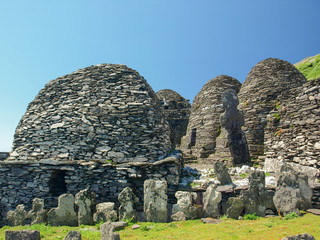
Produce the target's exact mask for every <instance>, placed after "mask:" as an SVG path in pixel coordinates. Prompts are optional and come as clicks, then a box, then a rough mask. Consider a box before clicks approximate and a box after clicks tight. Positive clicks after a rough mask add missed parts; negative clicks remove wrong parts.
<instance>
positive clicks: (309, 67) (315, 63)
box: [295, 54, 320, 80]
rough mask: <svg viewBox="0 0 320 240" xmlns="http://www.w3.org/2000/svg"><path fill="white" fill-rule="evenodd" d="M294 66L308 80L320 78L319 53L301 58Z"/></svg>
mask: <svg viewBox="0 0 320 240" xmlns="http://www.w3.org/2000/svg"><path fill="white" fill-rule="evenodd" d="M295 66H296V68H297V69H298V70H299V71H300V72H301V73H302V74H303V75H304V76H305V77H306V78H307V79H308V80H313V79H317V78H320V54H318V55H316V56H313V57H310V58H309V59H306V60H303V61H301V62H299V63H297V64H295Z"/></svg>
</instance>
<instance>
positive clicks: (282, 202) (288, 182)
mask: <svg viewBox="0 0 320 240" xmlns="http://www.w3.org/2000/svg"><path fill="white" fill-rule="evenodd" d="M273 202H274V204H275V207H276V208H277V210H278V211H280V212H281V213H282V214H283V215H286V214H288V213H290V212H296V213H298V214H299V210H307V209H309V208H311V207H312V190H311V188H310V186H309V184H308V177H307V176H306V175H304V174H302V173H298V172H296V171H294V170H293V169H292V168H291V167H290V166H289V165H283V166H281V170H280V175H279V176H278V179H277V189H276V193H275V195H274V197H273Z"/></svg>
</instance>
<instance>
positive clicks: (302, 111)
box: [264, 79, 320, 169]
mask: <svg viewBox="0 0 320 240" xmlns="http://www.w3.org/2000/svg"><path fill="white" fill-rule="evenodd" d="M264 147H265V155H266V158H267V159H268V160H269V159H273V160H276V161H284V162H291V163H295V164H299V165H304V166H308V167H312V168H315V169H320V79H316V80H313V81H308V82H307V83H305V84H304V85H303V86H301V87H297V88H294V89H292V90H291V91H290V93H289V95H288V96H287V99H285V100H283V101H279V102H278V103H277V107H276V108H274V109H273V110H272V111H271V112H270V113H269V114H268V115H267V125H266V128H265V144H264Z"/></svg>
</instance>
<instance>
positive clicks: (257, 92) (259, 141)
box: [238, 58, 307, 158]
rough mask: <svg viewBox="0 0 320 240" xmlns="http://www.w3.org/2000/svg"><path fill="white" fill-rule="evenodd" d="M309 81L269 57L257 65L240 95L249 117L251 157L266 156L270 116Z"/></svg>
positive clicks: (248, 130) (289, 64)
mask: <svg viewBox="0 0 320 240" xmlns="http://www.w3.org/2000/svg"><path fill="white" fill-rule="evenodd" d="M306 81H307V80H306V78H305V77H304V76H303V75H302V73H300V72H299V71H298V69H296V68H295V67H294V66H293V65H292V64H291V63H289V62H287V61H283V60H280V59H276V58H268V59H266V60H263V61H261V62H259V63H257V64H256V65H255V66H254V67H253V68H252V70H251V71H250V73H249V74H248V76H247V78H246V80H245V81H244V83H243V85H242V87H241V89H240V92H239V95H238V97H239V100H240V103H241V104H240V108H241V109H242V110H243V113H244V116H245V125H244V127H243V130H244V132H245V134H246V137H247V140H248V145H249V150H250V155H251V157H253V158H257V157H258V156H260V155H263V154H264V138H265V137H264V128H265V126H266V124H267V121H266V116H267V114H268V113H269V112H270V111H271V110H272V109H273V108H274V107H275V104H276V102H277V101H281V100H285V99H287V98H289V97H290V90H291V89H292V88H296V87H299V86H301V85H302V84H304V83H305V82H306Z"/></svg>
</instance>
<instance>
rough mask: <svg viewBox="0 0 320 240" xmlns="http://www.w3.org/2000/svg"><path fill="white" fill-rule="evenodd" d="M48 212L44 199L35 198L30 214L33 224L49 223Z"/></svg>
mask: <svg viewBox="0 0 320 240" xmlns="http://www.w3.org/2000/svg"><path fill="white" fill-rule="evenodd" d="M47 213H48V211H47V210H45V209H44V199H40V198H35V199H33V201H32V209H31V210H30V211H29V212H28V218H30V219H31V224H41V223H46V222H47Z"/></svg>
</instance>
